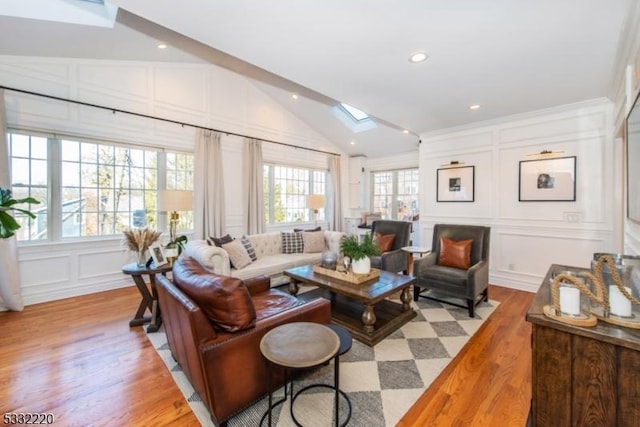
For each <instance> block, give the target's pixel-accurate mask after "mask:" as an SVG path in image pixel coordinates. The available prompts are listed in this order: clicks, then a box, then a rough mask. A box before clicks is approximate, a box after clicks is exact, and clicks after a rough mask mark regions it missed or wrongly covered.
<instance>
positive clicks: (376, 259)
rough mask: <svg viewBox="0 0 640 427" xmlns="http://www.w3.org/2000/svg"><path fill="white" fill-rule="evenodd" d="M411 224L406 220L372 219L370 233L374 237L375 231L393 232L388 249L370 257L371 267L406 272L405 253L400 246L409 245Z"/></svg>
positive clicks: (381, 232)
mask: <svg viewBox="0 0 640 427" xmlns="http://www.w3.org/2000/svg"><path fill="white" fill-rule="evenodd" d="M411 226H412V224H411V223H410V222H407V221H392V220H386V219H380V220H377V221H373V223H372V224H371V234H372V235H373V236H374V238H375V233H380V234H394V235H395V236H396V237H395V239H394V240H393V246H392V247H391V250H390V251H387V252H384V253H383V254H382V255H379V256H373V257H371V267H374V268H378V269H380V270H385V271H392V272H394V273H397V272H399V271H403V272H406V271H407V268H408V264H407V258H408V257H407V253H406V252H404V251H402V249H401V248H403V247H404V246H409V242H410V240H411Z"/></svg>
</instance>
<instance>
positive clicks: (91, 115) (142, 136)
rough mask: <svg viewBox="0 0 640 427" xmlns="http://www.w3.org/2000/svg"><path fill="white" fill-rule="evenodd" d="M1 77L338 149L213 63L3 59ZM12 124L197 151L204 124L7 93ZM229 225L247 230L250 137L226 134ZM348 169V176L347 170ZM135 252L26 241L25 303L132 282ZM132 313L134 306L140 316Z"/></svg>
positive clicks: (294, 153) (289, 151) (110, 244)
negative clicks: (244, 187) (128, 270)
mask: <svg viewBox="0 0 640 427" xmlns="http://www.w3.org/2000/svg"><path fill="white" fill-rule="evenodd" d="M0 82H2V85H4V86H7V87H14V88H18V89H23V90H28V91H33V92H39V93H45V94H49V95H54V96H58V97H62V98H68V99H74V100H79V101H83V102H88V103H94V104H98V105H103V106H107V107H112V108H116V109H122V110H129V111H134V112H138V113H142V114H148V115H152V116H158V117H163V118H167V119H171V120H176V121H181V122H185V123H191V124H195V125H201V126H206V127H211V128H215V129H221V130H225V131H228V132H234V133H239V134H246V135H251V136H254V137H257V138H264V139H270V140H275V141H279V142H283V143H287V144H293V145H296V146H299V147H311V148H315V149H320V150H322V149H324V150H327V151H332V152H339V151H338V150H337V149H336V147H335V146H333V145H332V144H331V142H330V141H327V140H326V139H325V138H323V137H322V136H320V135H319V134H318V133H317V132H315V131H313V130H312V129H311V128H310V127H309V126H307V125H306V124H305V123H303V122H302V121H300V120H299V119H297V118H296V117H295V116H293V115H292V114H290V113H289V112H287V111H286V110H285V109H284V108H283V107H282V106H280V105H279V104H278V103H276V102H275V101H273V100H272V99H271V98H269V97H268V96H266V95H265V94H264V93H263V92H261V91H260V90H258V89H257V88H256V86H254V85H253V84H252V82H251V80H248V79H246V78H244V77H242V76H240V75H237V74H235V73H232V72H230V71H228V70H225V69H222V68H219V67H216V66H212V65H190V64H172V63H171V64H170V63H148V62H131V61H122V62H114V61H97V60H76V59H62V58H33V57H15V56H0ZM5 102H6V107H7V123H8V125H9V127H11V128H20V129H31V130H44V131H49V132H51V131H53V132H56V133H60V134H72V135H81V136H94V137H96V138H105V139H107V140H114V141H120V142H127V143H135V144H141V145H147V146H154V147H167V148H171V149H175V150H182V151H192V150H193V147H194V143H195V135H196V130H195V128H192V127H189V126H185V127H182V126H180V125H176V124H171V123H165V122H160V121H156V120H150V119H143V118H139V117H135V116H131V115H126V114H121V113H116V114H114V113H112V112H111V111H105V110H101V109H96V108H91V107H84V106H79V105H76V104H71V103H66V102H61V101H54V100H48V99H46V98H41V97H36V96H30V95H25V94H20V93H17V92H12V91H7V92H6V93H5ZM222 145H223V151H224V154H223V155H224V167H225V171H224V175H225V178H224V179H225V187H226V207H227V217H226V222H227V226H228V227H227V228H228V231H229V233H231V234H232V235H239V234H241V233H242V232H243V231H244V219H243V212H244V211H245V206H246V202H245V201H244V199H243V197H242V194H243V192H242V191H241V188H240V183H241V182H242V180H243V171H242V147H243V142H242V138H239V137H236V136H229V135H227V136H224V137H223V138H222ZM263 157H264V159H265V160H266V161H277V162H280V163H282V162H283V159H286V160H285V161H284V163H290V164H292V165H304V166H313V167H327V158H326V156H325V155H322V154H318V153H314V152H311V151H307V150H299V149H295V148H290V147H284V146H280V145H275V144H268V143H265V144H263ZM342 175H343V176H346V173H345V172H344V171H343V173H342ZM130 261H131V258H130V257H129V255H128V254H126V253H124V252H123V251H122V249H121V247H120V237H117V238H102V239H88V240H82V241H69V242H62V243H59V242H57V243H55V244H44V245H42V244H38V245H29V244H26V245H24V244H23V245H21V247H20V250H19V263H20V271H21V276H22V279H23V297H24V300H25V304H27V305H28V304H34V303H38V302H44V301H50V300H54V299H60V298H65V297H71V296H76V295H82V294H87V293H93V292H98V291H102V290H107V289H113V288H117V287H122V286H129V285H130V284H131V283H132V281H131V279H130V278H129V277H127V276H124V275H123V274H122V272H121V267H122V265H123V264H125V263H127V262H130ZM132 315H133V313H132Z"/></svg>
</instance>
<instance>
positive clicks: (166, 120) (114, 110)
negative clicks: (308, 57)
mask: <svg viewBox="0 0 640 427" xmlns="http://www.w3.org/2000/svg"><path fill="white" fill-rule="evenodd" d="M0 89H6V90H10V91H13V92H20V93H26V94H27V95H35V96H41V97H43V98H49V99H55V100H56V101H64V102H71V103H73V104H80V105H84V106H86V107H93V108H100V109H103V110H108V111H112V112H113V114H115V113H124V114H130V115H132V116H138V117H144V118H146V119H153V120H159V121H162V122H168V123H173V124H176V125H180V126H182V127H184V126H189V127H192V128H196V129H204V130H210V131H213V132H220V133H224V134H226V135H234V136H239V137H242V138H253V139H257V140H260V141H264V142H270V143H271V144H278V145H284V146H285V147H293V148H296V149H299V150H307V151H315V152H316V153H322V154H329V155H331V156H338V157H340V154H338V153H332V152H330V151H324V150H317V149H315V148H308V147H299V146H297V145H293V144H287V143H285V142H279V141H271V140H269V139H263V138H256V137H254V136H250V135H243V134H241V133H235V132H227V131H224V130H220V129H213V128H208V127H205V126H199V125H194V124H192V123H184V122H179V121H177V120H171V119H165V118H163V117H156V116H151V115H148V114H142V113H136V112H133V111H127V110H121V109H119V108H111V107H105V106H104V105H98V104H92V103H89V102H83V101H77V100H75V99H68V98H62V97H59V96H54V95H47V94H44V93H38V92H32V91H29V90H24V89H16V88H13V87H7V86H2V85H0Z"/></svg>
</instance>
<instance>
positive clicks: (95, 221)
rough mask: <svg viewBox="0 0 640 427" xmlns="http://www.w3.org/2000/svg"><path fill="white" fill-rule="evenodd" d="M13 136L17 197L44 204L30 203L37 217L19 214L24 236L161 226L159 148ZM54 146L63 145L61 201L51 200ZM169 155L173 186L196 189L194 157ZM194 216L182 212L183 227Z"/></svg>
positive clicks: (21, 236) (91, 233) (77, 234)
mask: <svg viewBox="0 0 640 427" xmlns="http://www.w3.org/2000/svg"><path fill="white" fill-rule="evenodd" d="M8 137H9V147H10V150H11V162H12V163H11V164H12V176H11V180H12V191H13V192H14V197H17V198H24V197H35V198H36V199H38V200H40V201H41V202H42V204H40V205H33V206H31V207H30V209H31V210H32V211H33V212H34V213H35V214H36V215H37V218H36V219H35V220H30V219H29V218H28V217H27V216H26V215H21V216H18V217H17V219H18V220H19V222H20V223H21V224H22V229H21V230H20V233H19V239H20V240H35V239H47V238H49V239H56V240H59V239H60V238H67V237H84V236H103V235H114V234H119V233H121V232H122V230H123V229H124V228H126V227H141V226H145V225H149V226H151V227H157V226H158V221H157V213H156V211H157V209H156V203H157V192H158V153H157V151H156V150H153V149H149V150H144V149H139V148H135V149H134V148H129V147H126V146H121V145H112V144H108V143H96V142H85V141H79V140H69V139H63V140H56V139H55V138H53V137H52V138H50V139H47V138H43V137H35V136H29V135H21V134H11V133H10V134H8ZM49 144H53V147H54V148H57V147H58V146H59V149H60V155H61V163H60V165H59V167H57V168H54V169H53V170H54V171H55V170H60V176H59V180H60V183H61V188H60V192H59V193H58V192H53V194H54V197H58V194H59V197H60V200H49V199H48V195H49V189H48V185H49V180H51V179H56V180H57V179H58V178H56V177H49V171H51V170H52V169H51V166H52V165H50V164H49V162H50V160H49V159H48V151H49V149H48V146H49ZM167 157H168V158H169V159H170V162H169V168H168V169H169V172H168V182H169V183H170V186H171V187H172V188H176V189H186V190H192V189H193V155H192V154H190V153H167ZM163 159H164V157H163ZM51 206H53V207H54V209H53V210H52V209H51ZM24 208H28V206H24ZM52 212H53V214H52ZM52 218H55V221H58V222H59V226H58V227H56V228H55V229H56V230H57V231H56V234H57V235H56V236H51V235H50V227H49V224H48V221H51V220H52ZM192 218H193V215H192V213H191V212H186V213H184V214H183V215H181V224H180V225H181V227H180V228H181V229H183V230H185V229H192V228H193V219H192Z"/></svg>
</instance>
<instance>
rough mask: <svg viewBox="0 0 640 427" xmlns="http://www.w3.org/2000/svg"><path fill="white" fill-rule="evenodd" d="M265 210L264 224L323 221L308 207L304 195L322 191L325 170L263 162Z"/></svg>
mask: <svg viewBox="0 0 640 427" xmlns="http://www.w3.org/2000/svg"><path fill="white" fill-rule="evenodd" d="M263 174H264V212H265V222H266V223H267V224H280V223H289V222H305V221H313V220H314V219H316V220H321V221H322V220H324V218H325V213H324V208H322V209H320V210H319V212H318V216H317V218H314V215H313V211H312V210H311V209H309V208H307V195H309V194H325V191H326V179H327V171H323V170H313V169H303V168H292V167H288V166H280V165H268V164H266V165H264V167H263Z"/></svg>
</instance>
